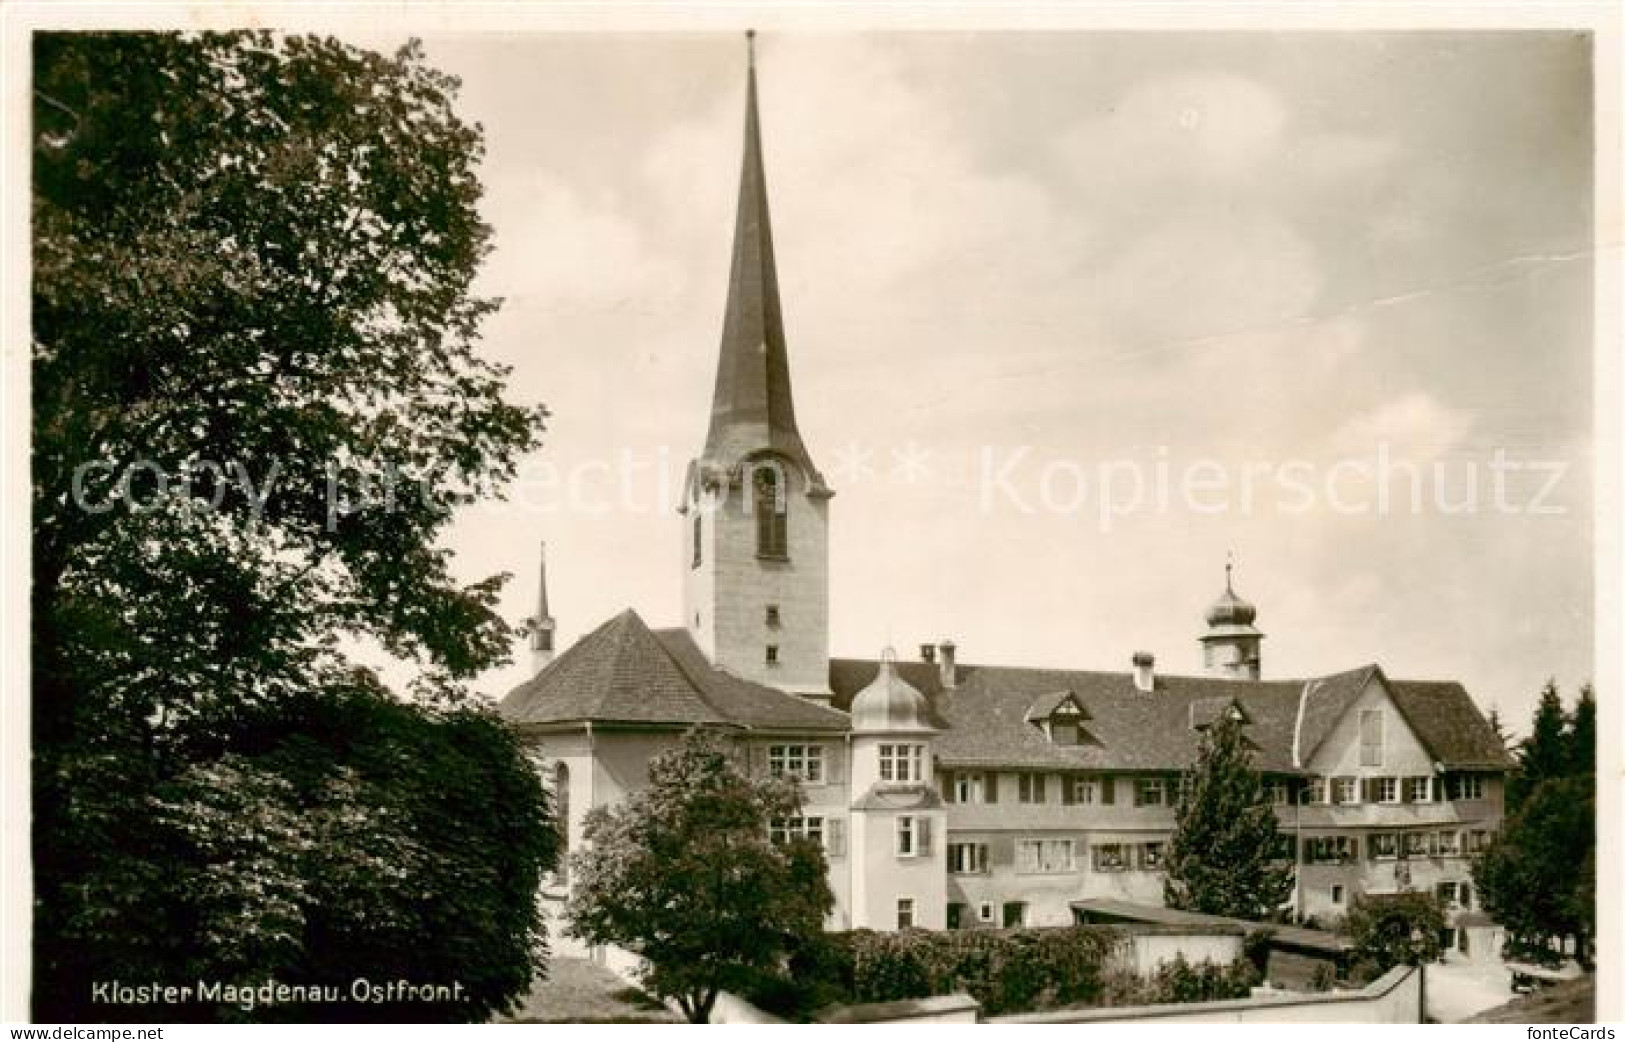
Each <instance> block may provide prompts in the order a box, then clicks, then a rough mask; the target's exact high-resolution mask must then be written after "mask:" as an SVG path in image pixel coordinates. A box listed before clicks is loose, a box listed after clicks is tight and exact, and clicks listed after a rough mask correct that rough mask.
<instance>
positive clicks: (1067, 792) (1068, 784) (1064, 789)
mask: <svg viewBox="0 0 1625 1042" xmlns="http://www.w3.org/2000/svg"><path fill="white" fill-rule="evenodd" d="M1077 784H1078V778H1077V775H1075V774H1063V775H1061V802H1062V803H1063V804H1065V805H1066V806H1068V807H1070V806H1072V804H1074V803H1076V802H1077V800H1076V798H1075V796H1076V794H1075V793H1074V792H1073V791H1072V790H1073V789H1074V788H1076V787H1077Z"/></svg>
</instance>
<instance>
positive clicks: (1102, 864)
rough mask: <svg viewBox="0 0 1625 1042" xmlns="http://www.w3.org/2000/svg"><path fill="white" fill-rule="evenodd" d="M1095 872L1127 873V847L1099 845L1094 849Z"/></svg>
mask: <svg viewBox="0 0 1625 1042" xmlns="http://www.w3.org/2000/svg"><path fill="white" fill-rule="evenodd" d="M1095 871H1096V872H1126V871H1128V847H1127V845H1125V844H1123V843H1101V844H1099V845H1097V846H1096V847H1095Z"/></svg>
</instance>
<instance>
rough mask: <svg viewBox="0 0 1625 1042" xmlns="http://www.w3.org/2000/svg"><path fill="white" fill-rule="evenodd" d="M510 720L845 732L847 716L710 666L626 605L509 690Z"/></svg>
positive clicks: (675, 635)
mask: <svg viewBox="0 0 1625 1042" xmlns="http://www.w3.org/2000/svg"><path fill="white" fill-rule="evenodd" d="M498 711H499V712H500V713H501V714H502V715H503V716H504V717H505V718H506V719H508V720H510V721H512V722H513V723H516V724H520V725H524V724H563V723H578V722H587V721H592V722H595V723H621V724H648V725H666V726H674V727H681V726H688V725H692V724H716V725H723V726H734V727H740V728H744V729H747V730H788V731H836V732H839V731H844V730H845V729H846V714H845V713H841V712H838V711H836V710H833V709H828V708H825V707H823V706H819V705H815V704H813V703H811V702H808V701H806V700H805V699H801V698H797V697H796V696H794V695H789V694H785V693H784V692H783V691H779V690H777V689H775V688H770V687H764V686H762V685H760V684H753V683H751V682H750V681H747V680H743V679H741V678H739V677H736V676H733V675H731V674H729V673H725V672H723V671H722V670H719V669H716V668H714V667H712V666H711V664H710V663H709V662H707V661H706V659H705V656H704V655H703V654H701V652H700V650H699V648H697V647H695V646H694V642H693V640H692V639H690V638H689V636H688V634H687V633H686V632H684V631H682V630H664V631H660V632H658V633H657V632H655V631H653V630H650V629H649V627H648V626H646V625H644V622H643V620H642V619H641V618H639V617H638V614H637V612H635V611H632V610H630V609H628V610H626V611H623V612H621V614H619V615H617V616H615V617H614V618H613V619H610V620H609V621H608V622H606V623H604V624H603V625H602V626H600V627H598V628H597V629H596V630H594V631H593V632H591V633H589V634H588V635H587V636H585V637H583V638H582V639H581V640H580V641H578V642H576V644H574V645H573V646H572V647H571V648H570V649H569V650H568V651H566V652H565V653H564V654H563V655H560V656H559V658H558V660H557V661H555V662H554V663H553V664H552V665H550V666H548V667H547V668H546V669H544V670H542V672H541V673H539V674H537V675H536V676H534V677H532V678H530V679H529V680H527V681H525V682H524V683H523V684H520V685H519V686H518V687H516V688H514V689H513V691H511V692H510V693H509V694H508V696H507V697H506V698H504V699H503V700H502V702H501V704H500V705H499V706H498Z"/></svg>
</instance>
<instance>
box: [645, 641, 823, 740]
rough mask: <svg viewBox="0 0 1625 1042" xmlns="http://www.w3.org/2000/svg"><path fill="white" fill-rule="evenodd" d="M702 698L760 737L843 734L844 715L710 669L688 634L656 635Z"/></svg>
mask: <svg viewBox="0 0 1625 1042" xmlns="http://www.w3.org/2000/svg"><path fill="white" fill-rule="evenodd" d="M654 636H655V639H656V640H658V641H659V642H660V643H661V645H662V646H663V647H664V648H665V649H666V652H667V654H669V655H670V656H671V657H672V659H673V661H675V662H676V663H677V664H678V665H679V666H680V667H682V669H683V672H684V673H685V674H686V675H687V676H688V678H689V680H690V681H691V682H692V683H693V684H694V685H695V686H696V688H697V689H698V690H699V691H700V695H701V697H702V698H704V699H705V700H706V702H708V703H709V704H710V705H712V706H713V707H715V708H716V710H717V711H718V712H720V713H721V714H722V715H723V716H724V717H726V718H727V719H728V720H729V721H731V722H733V723H736V724H738V725H740V726H741V727H746V728H750V729H751V730H757V731H773V730H780V731H845V730H846V728H847V717H846V714H845V713H843V712H841V711H839V710H836V709H830V708H828V707H827V706H821V705H818V704H817V703H814V702H809V701H808V700H807V699H805V698H800V697H797V696H796V695H790V694H786V693H785V692H783V691H780V690H779V689H778V688H774V687H766V686H764V685H762V684H756V683H752V682H751V681H749V680H745V679H744V678H742V677H738V676H735V675H734V674H732V673H729V672H727V671H726V670H721V669H718V668H716V667H715V666H713V665H711V663H710V661H709V660H708V659H707V658H706V657H705V652H703V651H701V650H700V648H699V645H697V644H695V643H694V638H693V637H691V636H689V632H688V631H687V630H685V629H663V630H655V631H654Z"/></svg>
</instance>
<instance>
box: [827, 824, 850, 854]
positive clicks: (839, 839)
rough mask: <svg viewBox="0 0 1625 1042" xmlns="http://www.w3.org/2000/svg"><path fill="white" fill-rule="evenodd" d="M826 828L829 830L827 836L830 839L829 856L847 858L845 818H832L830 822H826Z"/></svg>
mask: <svg viewBox="0 0 1625 1042" xmlns="http://www.w3.org/2000/svg"><path fill="white" fill-rule="evenodd" d="M824 828H825V829H827V830H828V831H827V833H826V835H827V836H828V837H829V856H830V857H845V856H846V819H845V818H830V819H829V820H828V821H826V822H825V823H824Z"/></svg>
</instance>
